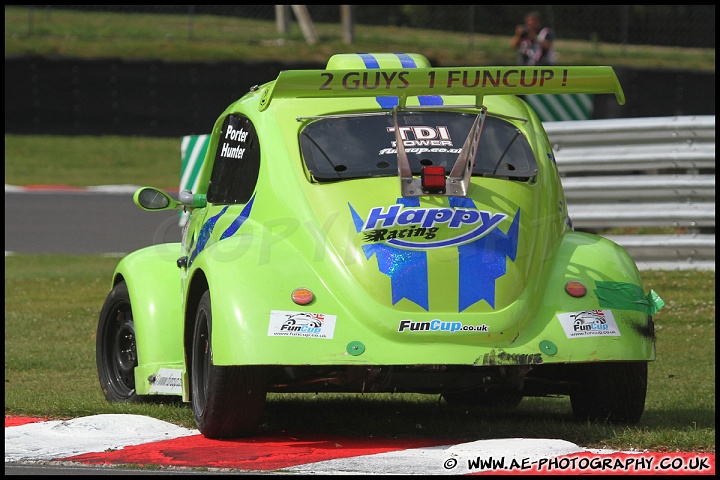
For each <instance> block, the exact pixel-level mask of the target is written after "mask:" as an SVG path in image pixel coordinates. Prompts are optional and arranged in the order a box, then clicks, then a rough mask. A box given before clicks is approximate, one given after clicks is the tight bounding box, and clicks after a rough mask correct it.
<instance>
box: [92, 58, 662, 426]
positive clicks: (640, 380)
mask: <svg viewBox="0 0 720 480" xmlns="http://www.w3.org/2000/svg"><path fill="white" fill-rule="evenodd" d="M563 93H588V94H606V93H610V94H615V96H616V98H617V100H618V102H619V103H621V104H622V103H624V96H623V92H622V89H621V86H620V84H619V83H618V81H617V78H616V76H615V73H614V72H613V70H612V68H610V67H560V66H558V67H454V68H433V67H432V66H431V65H430V63H429V62H428V60H427V59H426V58H425V57H423V56H422V55H418V54H395V53H392V54H391V53H378V54H341V55H335V56H333V57H332V58H330V60H329V61H328V64H327V67H326V69H325V70H288V71H283V72H281V73H280V74H279V76H278V77H277V79H275V80H273V81H271V82H268V83H266V84H264V85H260V86H256V87H253V88H252V89H251V90H250V92H248V93H247V94H246V95H244V96H243V97H242V98H240V99H239V100H238V101H236V102H235V103H233V104H232V105H230V106H229V107H228V108H227V109H226V110H225V111H224V112H223V113H222V114H221V115H220V117H219V118H218V120H217V122H216V123H215V125H214V127H213V129H212V133H211V137H210V142H209V147H208V153H207V155H206V157H205V160H204V162H203V165H202V168H201V170H200V172H199V186H198V188H197V189H196V191H192V192H190V191H181V192H180V193H179V195H178V199H177V200H175V199H173V198H172V197H171V196H170V195H169V194H167V193H166V192H163V191H161V190H159V189H156V188H151V187H144V188H141V189H139V190H138V191H137V192H136V193H135V196H134V201H135V203H136V204H137V205H138V206H139V207H140V208H142V209H145V210H151V211H159V210H168V209H178V210H182V211H184V212H186V214H187V215H188V220H187V222H186V223H185V226H184V228H183V233H182V239H181V241H180V242H178V243H170V244H161V245H154V246H150V247H147V248H144V249H141V250H138V251H136V252H133V253H131V254H129V255H127V256H126V257H125V258H123V259H122V260H121V261H120V262H119V264H118V266H117V268H116V270H115V272H114V274H113V279H112V289H111V291H110V293H109V295H108V297H107V299H106V301H105V304H104V305H103V308H102V311H101V314H100V319H99V324H98V329H97V351H96V356H97V368H98V374H99V378H100V383H101V386H102V389H103V392H104V394H105V397H106V399H107V400H109V401H111V402H120V401H138V400H154V399H157V398H165V397H167V396H176V397H177V398H182V400H183V401H186V402H191V404H192V408H193V413H194V417H195V420H196V423H197V426H198V429H199V430H200V431H201V432H202V433H203V434H204V435H205V436H207V437H209V438H226V437H237V436H249V435H252V434H253V433H255V432H256V430H257V428H258V426H259V425H260V424H261V423H262V420H263V412H264V405H265V401H266V396H267V393H269V392H273V393H281V392H293V393H297V392H340V393H343V392H344V393H349V392H364V393H371V392H416V393H422V394H433V395H441V396H442V397H443V398H444V400H445V401H446V402H447V403H449V404H457V405H468V406H513V405H517V404H518V403H519V402H520V401H521V400H522V398H523V397H524V396H546V395H568V396H570V400H571V405H572V411H573V414H574V417H575V418H576V419H578V420H580V421H587V420H591V421H595V420H598V421H608V422H613V421H614V422H627V423H637V422H638V421H639V420H640V418H641V416H642V413H643V410H644V404H645V395H646V390H647V364H648V362H649V361H652V360H654V358H655V334H654V329H653V322H652V315H653V314H654V313H655V312H656V311H657V310H658V309H659V308H661V307H662V305H663V302H662V300H661V299H660V298H659V297H658V296H657V294H655V292H652V291H650V292H649V293H647V294H646V293H645V292H644V290H643V287H642V282H641V278H640V274H639V272H638V269H637V267H636V265H635V263H634V262H633V260H632V259H631V258H630V256H629V255H628V254H627V253H626V252H625V251H624V250H623V249H622V248H621V247H620V246H618V245H617V244H615V243H613V242H611V241H610V240H608V239H605V238H603V237H601V236H597V235H592V234H589V233H583V232H579V231H575V230H574V229H573V227H572V222H571V219H570V218H569V216H568V209H567V204H566V201H565V196H564V193H563V189H562V185H561V182H560V176H559V173H558V169H557V166H556V164H555V161H554V155H553V150H552V146H551V145H550V143H549V141H548V138H547V135H546V133H545V130H544V128H543V125H542V124H541V122H540V121H539V119H538V117H537V115H536V114H535V113H534V112H533V110H532V109H531V108H530V107H529V106H528V105H527V104H526V103H525V102H524V101H523V100H522V99H521V98H520V97H518V96H519V95H530V94H563Z"/></svg>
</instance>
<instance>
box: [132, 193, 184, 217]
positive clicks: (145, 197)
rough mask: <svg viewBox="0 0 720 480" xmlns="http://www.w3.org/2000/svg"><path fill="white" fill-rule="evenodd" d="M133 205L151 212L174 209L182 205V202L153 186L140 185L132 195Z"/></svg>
mask: <svg viewBox="0 0 720 480" xmlns="http://www.w3.org/2000/svg"><path fill="white" fill-rule="evenodd" d="M133 202H135V205H137V206H138V207H140V208H142V209H143V210H148V211H151V212H156V211H163V210H175V209H178V208H181V207H182V204H181V203H180V202H178V201H177V200H173V198H172V197H171V196H170V195H168V194H167V193H165V192H163V191H162V190H160V189H158V188H155V187H142V188H141V189H139V190H137V191H136V192H135V194H134V195H133Z"/></svg>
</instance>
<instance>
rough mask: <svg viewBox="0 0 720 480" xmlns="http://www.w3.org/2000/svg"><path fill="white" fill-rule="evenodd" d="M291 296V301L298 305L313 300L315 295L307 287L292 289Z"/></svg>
mask: <svg viewBox="0 0 720 480" xmlns="http://www.w3.org/2000/svg"><path fill="white" fill-rule="evenodd" d="M291 297H292V301H293V302H295V303H297V304H298V305H307V304H309V303H310V302H312V301H313V300H315V295H314V294H313V293H312V292H311V291H310V289H309V288H296V289H295V290H293V292H292V295H291Z"/></svg>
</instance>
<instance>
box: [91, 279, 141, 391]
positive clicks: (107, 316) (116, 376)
mask: <svg viewBox="0 0 720 480" xmlns="http://www.w3.org/2000/svg"><path fill="white" fill-rule="evenodd" d="M95 342H96V343H95V361H96V363H97V371H98V377H99V378H100V387H101V388H102V391H103V393H104V394H105V399H107V400H108V401H109V402H135V401H138V396H137V394H136V393H135V367H136V366H137V364H138V361H137V350H136V348H135V324H134V323H133V315H132V308H131V306H130V295H129V294H128V289H127V285H126V284H125V282H120V283H118V284H117V285H115V287H114V288H113V289H112V290H111V291H110V293H109V294H108V296H107V298H106V299H105V303H104V304H103V307H102V310H101V311H100V320H99V322H98V328H97V338H96V341H95Z"/></svg>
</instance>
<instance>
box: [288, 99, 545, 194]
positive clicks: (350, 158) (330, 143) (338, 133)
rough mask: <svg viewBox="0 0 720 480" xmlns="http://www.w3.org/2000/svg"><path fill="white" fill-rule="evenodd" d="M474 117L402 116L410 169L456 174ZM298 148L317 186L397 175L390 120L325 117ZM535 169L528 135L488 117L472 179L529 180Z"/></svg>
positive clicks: (307, 130)
mask: <svg viewBox="0 0 720 480" xmlns="http://www.w3.org/2000/svg"><path fill="white" fill-rule="evenodd" d="M476 116H477V115H476V114H472V113H462V112H401V113H399V114H398V125H399V127H400V130H401V135H400V136H401V138H402V139H403V143H404V146H405V152H406V153H407V156H408V160H409V162H410V168H411V170H412V172H413V174H414V175H419V174H420V172H421V170H422V167H424V166H429V165H433V166H443V167H444V168H445V173H446V174H447V173H449V172H450V170H451V169H452V167H453V165H454V164H455V161H456V160H457V157H458V154H459V153H460V150H461V148H462V146H463V143H464V141H465V139H466V138H467V136H468V133H469V132H470V129H471V128H472V125H473V122H474V120H475V118H476ZM300 147H301V150H302V154H303V159H304V160H305V163H306V165H307V168H308V170H309V171H310V174H311V175H312V176H313V178H314V179H315V180H317V181H319V182H327V181H337V180H344V179H351V178H369V177H384V176H393V175H397V174H398V168H397V148H396V145H395V128H394V124H393V117H392V115H371V116H364V115H358V116H337V117H332V116H331V117H324V118H320V119H318V120H315V121H313V122H312V123H310V124H309V125H307V126H306V127H305V128H304V129H303V131H302V132H301V133H300ZM536 174H537V163H536V161H535V156H534V155H533V152H532V149H531V148H530V145H529V144H528V142H527V139H526V138H525V136H524V135H522V133H521V132H520V131H519V130H518V129H517V127H515V126H514V125H513V124H512V123H510V122H508V121H506V120H503V119H500V118H497V117H488V118H487V119H486V122H485V125H484V127H483V132H482V136H481V137H480V141H479V144H478V154H477V157H476V160H475V166H474V168H473V175H484V176H492V177H499V178H509V179H516V180H527V179H529V178H531V177H534V176H535V175H536Z"/></svg>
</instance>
